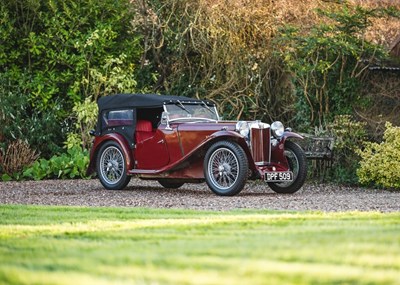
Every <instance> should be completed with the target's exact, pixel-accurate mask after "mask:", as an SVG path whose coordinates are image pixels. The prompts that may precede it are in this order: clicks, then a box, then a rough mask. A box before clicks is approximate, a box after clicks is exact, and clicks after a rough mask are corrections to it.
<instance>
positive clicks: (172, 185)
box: [158, 179, 185, 189]
mask: <svg viewBox="0 0 400 285" xmlns="http://www.w3.org/2000/svg"><path fill="white" fill-rule="evenodd" d="M158 183H160V185H161V186H162V187H164V188H170V189H178V188H179V187H181V186H182V185H183V184H185V183H182V182H176V181H173V180H171V181H169V180H168V179H160V180H158Z"/></svg>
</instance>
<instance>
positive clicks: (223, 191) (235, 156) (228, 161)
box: [204, 141, 248, 196]
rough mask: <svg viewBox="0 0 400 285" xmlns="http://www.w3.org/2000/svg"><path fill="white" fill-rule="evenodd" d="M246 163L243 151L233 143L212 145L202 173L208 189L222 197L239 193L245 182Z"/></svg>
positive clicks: (222, 142)
mask: <svg viewBox="0 0 400 285" xmlns="http://www.w3.org/2000/svg"><path fill="white" fill-rule="evenodd" d="M247 172H248V161H247V157H246V154H245V153H244V151H243V149H242V148H241V147H240V146H239V145H238V144H236V143H234V142H227V141H220V142H216V143H215V144H214V145H212V146H211V147H210V148H209V150H208V151H207V153H206V156H205V160H204V173H205V178H206V182H207V184H208V186H209V187H210V189H211V190H212V191H213V192H214V193H216V194H218V195H224V196H232V195H235V194H237V193H239V192H240V191H241V190H242V189H243V187H244V185H245V183H246V180H247Z"/></svg>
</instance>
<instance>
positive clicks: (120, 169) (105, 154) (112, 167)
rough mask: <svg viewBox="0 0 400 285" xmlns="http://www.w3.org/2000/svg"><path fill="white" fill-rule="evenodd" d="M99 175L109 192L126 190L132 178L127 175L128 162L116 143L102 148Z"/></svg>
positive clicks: (98, 157)
mask: <svg viewBox="0 0 400 285" xmlns="http://www.w3.org/2000/svg"><path fill="white" fill-rule="evenodd" d="M96 168H97V175H98V177H99V179H100V182H101V184H103V186H104V188H106V189H108V190H119V189H124V188H125V187H126V185H128V183H129V181H130V180H131V177H130V176H128V175H127V174H126V160H125V156H124V154H123V152H122V151H121V147H120V146H119V144H118V143H116V142H114V141H108V142H106V143H105V144H104V145H102V146H101V148H100V150H99V153H98V155H97V163H96Z"/></svg>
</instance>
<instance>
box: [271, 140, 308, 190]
mask: <svg viewBox="0 0 400 285" xmlns="http://www.w3.org/2000/svg"><path fill="white" fill-rule="evenodd" d="M284 154H285V157H286V159H287V162H288V164H289V170H290V171H292V172H293V181H290V182H279V183H275V182H270V183H268V185H269V187H270V188H271V189H272V190H274V191H275V192H276V193H280V194H292V193H294V192H296V191H297V190H299V189H300V188H301V187H302V186H303V184H304V181H305V180H306V177H307V161H306V155H305V153H304V151H303V149H302V148H301V147H300V146H299V145H298V144H296V143H294V142H291V141H286V142H285V151H284Z"/></svg>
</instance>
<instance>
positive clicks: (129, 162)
mask: <svg viewBox="0 0 400 285" xmlns="http://www.w3.org/2000/svg"><path fill="white" fill-rule="evenodd" d="M107 141H115V142H116V143H118V144H119V145H120V147H121V150H122V152H123V154H124V156H125V159H126V168H127V171H128V170H130V169H132V168H134V161H133V158H132V154H131V151H130V148H129V144H128V142H127V141H126V139H125V138H124V137H123V136H122V135H120V134H118V133H110V134H106V135H104V136H101V137H96V138H95V140H94V143H93V146H92V149H91V151H90V162H89V167H88V169H87V171H86V174H87V175H91V174H93V173H94V172H95V171H96V160H97V154H98V152H99V149H100V147H101V146H102V145H103V144H104V143H105V142H107Z"/></svg>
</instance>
